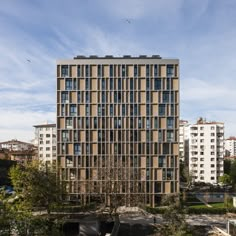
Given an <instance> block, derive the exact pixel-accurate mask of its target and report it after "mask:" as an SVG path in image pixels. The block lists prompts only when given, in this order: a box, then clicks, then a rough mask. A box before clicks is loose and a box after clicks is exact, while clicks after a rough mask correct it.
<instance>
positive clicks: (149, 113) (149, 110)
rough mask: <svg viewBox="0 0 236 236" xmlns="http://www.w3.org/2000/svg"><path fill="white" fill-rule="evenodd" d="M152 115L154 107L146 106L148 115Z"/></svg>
mask: <svg viewBox="0 0 236 236" xmlns="http://www.w3.org/2000/svg"><path fill="white" fill-rule="evenodd" d="M151 113H152V106H151V105H149V104H148V105H146V115H147V116H150V115H151Z"/></svg>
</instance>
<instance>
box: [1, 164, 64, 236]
mask: <svg viewBox="0 0 236 236" xmlns="http://www.w3.org/2000/svg"><path fill="white" fill-rule="evenodd" d="M9 175H10V179H11V182H12V185H13V188H14V191H15V195H13V196H11V198H10V199H5V201H4V203H5V207H6V209H8V212H9V219H10V222H11V227H14V229H13V230H14V231H16V232H17V233H18V235H33V232H35V231H36V232H37V235H45V236H46V235H60V230H59V228H58V225H59V224H57V223H58V222H59V223H60V222H61V218H59V217H55V216H53V217H52V215H51V211H52V210H53V209H55V208H56V207H57V206H59V205H60V204H61V197H60V196H61V195H62V187H61V186H60V184H59V183H58V182H57V180H56V175H55V173H54V172H52V171H51V169H50V168H48V167H47V166H44V165H42V164H41V165H39V164H38V163H34V164H29V165H27V166H20V165H16V166H13V167H12V168H11V169H10V174H9ZM39 208H40V209H41V208H43V209H45V210H46V214H43V215H41V214H40V213H39V212H38V209H39Z"/></svg>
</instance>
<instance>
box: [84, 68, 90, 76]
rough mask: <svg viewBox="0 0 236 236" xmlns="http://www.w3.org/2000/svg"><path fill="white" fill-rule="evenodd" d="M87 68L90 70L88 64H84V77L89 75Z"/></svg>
mask: <svg viewBox="0 0 236 236" xmlns="http://www.w3.org/2000/svg"><path fill="white" fill-rule="evenodd" d="M89 70H90V67H89V65H86V66H85V76H86V77H89V76H90V73H89V72H90V71H89Z"/></svg>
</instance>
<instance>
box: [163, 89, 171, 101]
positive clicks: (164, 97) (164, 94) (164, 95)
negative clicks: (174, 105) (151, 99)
mask: <svg viewBox="0 0 236 236" xmlns="http://www.w3.org/2000/svg"><path fill="white" fill-rule="evenodd" d="M169 98H170V94H169V92H167V91H164V92H163V103H168V102H169Z"/></svg>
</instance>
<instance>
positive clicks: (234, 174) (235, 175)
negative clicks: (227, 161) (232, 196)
mask: <svg viewBox="0 0 236 236" xmlns="http://www.w3.org/2000/svg"><path fill="white" fill-rule="evenodd" d="M229 176H230V178H231V180H232V184H233V186H234V187H235V184H236V160H234V161H233V162H232V163H231V167H230V174H229Z"/></svg>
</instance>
